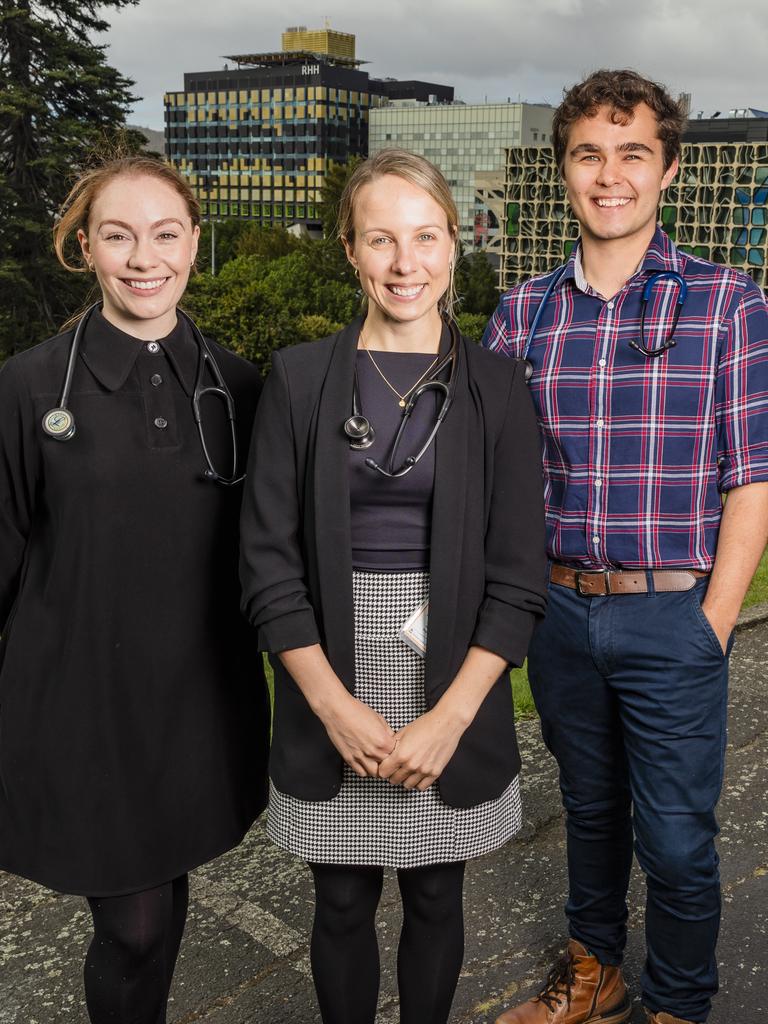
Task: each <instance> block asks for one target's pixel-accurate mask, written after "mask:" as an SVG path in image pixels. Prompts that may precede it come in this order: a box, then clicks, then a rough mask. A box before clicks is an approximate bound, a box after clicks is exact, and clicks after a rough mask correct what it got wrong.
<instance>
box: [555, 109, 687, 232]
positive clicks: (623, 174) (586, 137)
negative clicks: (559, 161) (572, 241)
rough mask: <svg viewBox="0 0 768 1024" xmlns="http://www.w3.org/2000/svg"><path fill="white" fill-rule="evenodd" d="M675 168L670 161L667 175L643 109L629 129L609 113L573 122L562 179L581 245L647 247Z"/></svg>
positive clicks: (600, 112) (648, 115) (653, 124)
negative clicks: (631, 242)
mask: <svg viewBox="0 0 768 1024" xmlns="http://www.w3.org/2000/svg"><path fill="white" fill-rule="evenodd" d="M677 166H678V163H677V160H674V161H673V162H672V164H671V165H670V166H669V167H668V168H667V169H666V170H665V168H664V155H663V147H662V143H661V141H660V140H659V138H658V125H657V122H656V117H655V115H654V113H653V111H652V110H651V108H650V107H648V106H646V104H645V103H640V104H639V105H638V106H637V107H635V110H634V117H633V118H632V120H631V121H630V122H629V123H628V124H614V123H613V121H612V120H611V110H610V108H608V107H600V109H599V110H598V112H597V114H596V115H595V116H594V117H582V118H581V119H580V120H578V121H576V122H574V124H573V125H572V127H571V129H570V132H569V134H568V145H567V147H566V152H565V159H564V162H563V178H564V179H565V185H566V189H567V193H568V202H569V203H570V205H571V209H572V210H573V213H574V216H575V217H576V219H577V220H578V222H579V224H580V225H581V231H582V236H583V237H584V238H585V240H592V241H600V242H610V241H613V240H616V239H637V240H638V242H644V243H645V245H646V246H647V245H648V243H650V240H651V238H652V237H653V233H654V231H655V228H656V218H657V211H658V205H659V199H660V197H661V193H662V191H663V190H664V189H665V188H666V187H667V185H669V183H670V182H671V181H672V179H673V178H674V176H675V174H676V172H677Z"/></svg>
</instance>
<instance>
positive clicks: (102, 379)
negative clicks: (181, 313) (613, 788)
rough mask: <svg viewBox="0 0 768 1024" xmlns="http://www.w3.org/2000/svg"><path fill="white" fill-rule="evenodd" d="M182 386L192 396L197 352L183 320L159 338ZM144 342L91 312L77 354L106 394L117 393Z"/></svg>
mask: <svg viewBox="0 0 768 1024" xmlns="http://www.w3.org/2000/svg"><path fill="white" fill-rule="evenodd" d="M157 341H158V343H159V344H160V346H161V347H162V349H163V352H165V354H166V355H167V356H168V361H169V362H170V364H171V366H172V367H173V370H174V372H175V373H176V376H177V377H178V378H179V382H180V384H181V386H182V387H183V388H184V391H185V392H186V393H187V394H188V395H190V396H191V395H192V392H193V390H194V386H195V378H196V375H197V360H198V349H197V345H196V344H195V342H194V340H193V338H192V337H191V331H190V329H189V327H188V326H187V324H186V322H185V321H184V319H183V318H182V317H178V319H177V321H176V326H175V327H174V328H173V330H172V331H171V332H170V334H167V335H166V336H165V337H164V338H158V339H157ZM146 344H147V342H146V341H144V340H142V339H140V338H135V337H134V336H133V335H131V334H126V332H125V331H121V330H120V328H119V327H115V325H114V324H112V323H110V322H109V320H107V319H106V317H105V316H104V314H103V313H102V312H101V309H100V308H98V307H97V308H96V309H94V311H93V313H91V315H90V317H89V319H88V323H87V324H86V325H85V330H84V331H83V338H82V341H81V344H80V355H81V356H82V359H83V362H84V363H85V364H86V366H87V367H88V369H89V370H90V371H91V373H92V374H93V375H94V377H95V378H96V379H97V380H98V381H99V383H100V384H102V385H103V386H104V387H105V388H107V390H108V391H117V390H118V388H121V387H122V386H123V385H124V384H125V382H126V381H127V380H128V375H129V374H130V372H131V370H132V369H133V366H134V364H135V362H136V359H137V358H138V355H139V352H140V351H141V349H142V346H143V345H146Z"/></svg>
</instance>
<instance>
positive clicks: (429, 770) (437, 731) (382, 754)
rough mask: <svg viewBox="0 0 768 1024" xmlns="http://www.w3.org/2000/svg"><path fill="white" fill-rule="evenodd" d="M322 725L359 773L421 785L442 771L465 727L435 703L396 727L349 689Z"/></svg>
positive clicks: (411, 786) (414, 786) (425, 785)
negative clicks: (419, 714) (410, 720)
mask: <svg viewBox="0 0 768 1024" xmlns="http://www.w3.org/2000/svg"><path fill="white" fill-rule="evenodd" d="M323 724H324V725H325V728H326V730H327V732H328V735H329V737H330V739H331V742H332V743H333V745H334V746H335V747H336V749H337V750H338V752H339V753H340V754H341V756H342V757H343V758H344V760H345V761H346V763H347V764H348V765H349V766H350V768H351V769H352V770H353V771H354V772H355V773H356V774H357V775H360V776H362V777H365V776H372V777H374V778H380V779H386V780H387V781H388V782H390V783H391V784H392V785H393V786H398V785H402V786H403V787H404V788H405V789H420V790H424V789H427V788H428V787H429V786H431V785H432V783H433V782H434V781H435V779H437V778H438V777H439V776H440V774H441V772H442V771H443V769H444V768H445V766H446V764H447V763H448V761H449V760H450V759H451V757H452V755H453V753H454V751H455V750H456V747H457V745H458V742H459V740H460V739H461V735H462V733H463V732H464V728H465V726H464V725H463V724H462V723H461V722H459V721H458V720H456V719H454V718H452V717H451V716H450V715H448V714H446V713H445V712H441V710H440V707H439V705H437V706H436V707H435V708H433V709H432V710H431V711H427V712H425V713H424V714H423V715H421V716H420V717H419V718H416V719H414V721H413V722H410V723H409V724H408V725H406V726H405V727H404V728H403V729H401V730H400V731H399V732H395V731H394V730H393V729H392V728H391V727H390V725H389V723H388V722H387V721H386V719H385V718H384V717H383V716H382V715H380V714H379V713H378V712H377V711H374V710H373V709H372V708H370V707H368V705H367V704H363V702H362V701H360V700H358V699H357V698H356V697H353V696H352V695H351V694H345V695H344V697H343V698H342V700H341V701H339V702H338V703H337V704H336V705H335V707H334V709H333V712H332V713H330V714H328V715H327V717H326V719H325V720H324V723H323Z"/></svg>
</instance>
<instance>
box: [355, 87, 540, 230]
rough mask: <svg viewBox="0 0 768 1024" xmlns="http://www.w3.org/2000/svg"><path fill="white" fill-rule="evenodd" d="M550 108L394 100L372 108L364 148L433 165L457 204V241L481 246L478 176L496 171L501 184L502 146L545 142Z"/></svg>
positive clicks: (483, 221)
mask: <svg viewBox="0 0 768 1024" xmlns="http://www.w3.org/2000/svg"><path fill="white" fill-rule="evenodd" d="M552 113H553V111H552V108H551V107H546V106H537V105H534V104H528V103H483V104H471V105H469V104H462V103H437V104H415V103H403V104H399V103H393V104H390V105H387V106H381V107H379V108H378V109H376V110H372V111H371V116H370V127H369V140H368V145H369V151H370V153H371V154H373V153H376V152H378V151H379V150H381V149H386V148H389V147H393V146H394V147H400V148H402V149H407V150H410V151H411V152H413V153H419V154H420V155H422V156H425V157H426V158H427V159H428V160H431V161H432V163H434V164H436V165H437V166H438V167H439V168H440V170H441V171H442V172H443V174H444V175H445V177H446V179H447V181H448V184H449V185H450V186H451V189H452V191H453V195H454V199H455V200H456V204H457V206H458V208H459V222H460V226H461V240H462V242H463V243H464V245H465V246H466V247H468V248H470V249H471V248H481V247H484V241H485V239H486V235H487V231H488V228H489V225H488V212H487V209H486V208H485V207H484V206H483V203H482V201H481V200H480V199H479V198H478V197H477V180H476V178H477V175H478V174H482V175H483V176H484V177H486V178H487V176H488V174H489V173H495V174H498V178H499V182H500V183H501V182H502V181H503V176H504V168H505V150H506V149H507V147H509V146H520V145H527V144H529V143H534V144H536V143H541V144H544V143H547V142H549V141H550V132H551V123H552ZM490 227H491V230H493V229H495V228H496V227H497V225H496V224H495V223H494V224H493V225H491V226H490Z"/></svg>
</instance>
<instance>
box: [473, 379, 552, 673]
mask: <svg viewBox="0 0 768 1024" xmlns="http://www.w3.org/2000/svg"><path fill="white" fill-rule="evenodd" d="M485 576H486V583H485V598H484V600H483V603H482V605H481V607H480V612H479V614H478V620H477V625H476V627H475V632H474V636H473V638H472V643H473V644H476V645H477V646H479V647H485V648H486V649H487V650H490V651H493V652H494V653H495V654H498V655H500V656H501V657H502V658H505V659H506V661H508V662H509V663H510V664H511V665H522V663H523V660H524V658H525V656H526V653H527V651H528V644H529V642H530V638H531V633H532V632H533V627H534V625H535V623H536V620H537V618H539V617H540V616H542V615H543V614H544V611H545V609H546V592H547V587H546V534H545V527H544V487H543V480H542V469H541V441H540V439H539V432H538V427H537V424H536V416H535V414H534V411H533V404H532V402H531V398H530V395H529V394H528V388H527V387H526V385H525V379H524V370H523V364H522V363H519V362H518V363H516V365H515V374H514V377H513V380H512V386H511V388H510V392H509V401H508V405H507V410H506V415H505V419H504V423H503V426H502V429H501V431H500V434H499V437H498V440H497V443H496V448H495V452H494V472H493V490H492V494H491V502H490V515H489V520H488V528H487V532H486V538H485Z"/></svg>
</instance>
